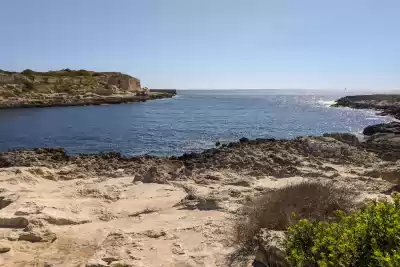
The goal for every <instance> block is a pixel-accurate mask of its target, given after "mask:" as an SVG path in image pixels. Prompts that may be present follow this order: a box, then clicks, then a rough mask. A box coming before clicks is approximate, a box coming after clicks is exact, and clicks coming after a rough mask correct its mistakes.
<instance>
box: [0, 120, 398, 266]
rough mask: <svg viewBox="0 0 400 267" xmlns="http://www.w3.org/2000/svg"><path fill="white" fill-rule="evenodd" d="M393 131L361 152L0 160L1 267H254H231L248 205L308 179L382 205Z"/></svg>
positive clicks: (293, 149)
mask: <svg viewBox="0 0 400 267" xmlns="http://www.w3.org/2000/svg"><path fill="white" fill-rule="evenodd" d="M399 129H400V128H399V125H397V124H394V123H392V124H381V125H374V126H369V127H367V128H366V129H365V134H366V135H369V136H370V137H369V138H368V139H367V140H366V141H365V142H360V141H359V140H358V139H357V137H356V136H354V135H352V134H348V133H327V134H324V135H323V136H317V137H316V136H314V137H311V136H304V137H297V138H295V139H290V140H284V139H282V140H277V139H256V140H249V139H247V138H242V139H240V140H239V141H238V142H232V143H229V144H220V143H217V144H216V147H215V148H213V149H208V150H205V151H203V152H200V153H190V154H184V155H182V156H179V157H157V156H148V155H142V156H132V157H127V156H123V155H121V154H120V153H117V152H110V153H100V154H92V155H89V154H88V155H85V154H81V155H69V154H68V153H66V151H65V150H64V149H62V148H38V149H17V150H10V151H7V152H0V265H1V264H3V265H5V266H31V265H34V266H60V265H65V266H86V267H96V266H102V267H104V266H105V267H112V266H220V267H223V266H233V267H242V266H246V267H247V266H250V263H251V261H252V260H253V259H254V254H252V255H250V257H249V258H248V259H247V262H248V264H244V263H243V261H241V262H240V263H237V264H236V265H235V264H232V261H230V260H231V259H232V255H234V253H235V251H236V244H235V243H233V242H232V240H231V237H230V235H231V234H232V232H231V229H232V224H233V222H234V218H236V217H235V216H237V214H238V213H239V210H240V207H242V206H243V204H244V203H248V201H249V200H252V199H254V198H256V197H257V196H259V195H261V194H265V193H268V192H274V191H275V190H277V189H279V188H282V187H285V186H287V185H288V184H295V183H299V182H304V181H321V182H324V181H329V182H333V183H334V184H335V185H336V186H338V187H345V188H346V190H351V192H352V193H354V194H355V195H356V196H357V201H359V202H362V201H363V200H364V199H366V198H378V199H386V198H388V197H389V194H388V193H390V192H391V190H393V189H396V187H394V186H395V185H398V184H399V182H400V181H399V178H400V161H399V160H398V159H400V153H397V152H396V151H395V150H393V147H392V146H387V144H389V143H388V142H389V141H388V140H392V141H394V139H390V138H389V137H390V136H395V137H397V133H398V130H399ZM388 135H389V136H388ZM382 140H384V141H382ZM245 260H246V259H245ZM228 263H229V264H228Z"/></svg>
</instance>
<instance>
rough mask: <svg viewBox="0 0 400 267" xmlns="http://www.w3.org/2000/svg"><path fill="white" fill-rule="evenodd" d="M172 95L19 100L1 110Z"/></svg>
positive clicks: (145, 98) (0, 105) (104, 102)
mask: <svg viewBox="0 0 400 267" xmlns="http://www.w3.org/2000/svg"><path fill="white" fill-rule="evenodd" d="M174 96H175V94H172V93H150V94H149V95H147V96H136V95H131V96H129V95H124V96H105V97H101V96H98V97H86V98H69V97H65V98H57V99H54V98H49V99H19V100H17V101H12V102H10V101H7V102H6V103H1V102H0V109H15V108H45V107H69V106H98V105H113V104H131V103H136V102H146V101H148V100H154V99H162V98H172V97H174Z"/></svg>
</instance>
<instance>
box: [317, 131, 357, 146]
mask: <svg viewBox="0 0 400 267" xmlns="http://www.w3.org/2000/svg"><path fill="white" fill-rule="evenodd" d="M323 136H324V137H332V138H334V139H336V140H338V141H340V142H343V143H346V144H348V145H351V146H358V145H359V144H360V141H359V140H358V138H357V136H355V135H354V134H350V133H326V134H324V135H323Z"/></svg>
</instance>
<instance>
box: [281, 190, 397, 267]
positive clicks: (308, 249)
mask: <svg viewBox="0 0 400 267" xmlns="http://www.w3.org/2000/svg"><path fill="white" fill-rule="evenodd" d="M285 247H286V254H287V258H288V261H289V262H290V264H291V266H299V267H302V266H307V267H308V266H310V267H313V266H322V267H331V266H332V267H333V266H343V267H356V266H357V267H367V266H371V267H378V266H384V267H395V266H400V199H399V196H398V195H395V196H394V197H393V202H389V201H380V202H378V201H372V202H371V203H369V205H367V206H366V207H365V208H363V209H361V210H360V211H358V212H356V213H354V214H352V215H348V216H346V215H345V214H344V213H343V212H339V213H338V220H337V221H335V222H325V221H318V220H312V219H311V220H307V219H302V220H300V221H299V222H298V223H297V224H296V225H294V226H292V227H290V228H289V231H288V233H287V239H286V242H285Z"/></svg>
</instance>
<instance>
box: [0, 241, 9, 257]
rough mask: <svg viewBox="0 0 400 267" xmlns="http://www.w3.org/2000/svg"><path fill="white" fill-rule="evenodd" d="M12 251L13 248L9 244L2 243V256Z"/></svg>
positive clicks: (0, 248)
mask: <svg viewBox="0 0 400 267" xmlns="http://www.w3.org/2000/svg"><path fill="white" fill-rule="evenodd" d="M10 250H11V247H10V246H9V245H8V244H6V243H5V242H1V243H0V254H2V253H6V252H9V251H10Z"/></svg>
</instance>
